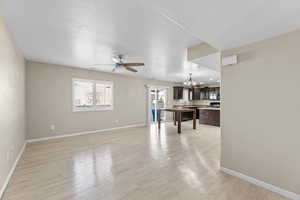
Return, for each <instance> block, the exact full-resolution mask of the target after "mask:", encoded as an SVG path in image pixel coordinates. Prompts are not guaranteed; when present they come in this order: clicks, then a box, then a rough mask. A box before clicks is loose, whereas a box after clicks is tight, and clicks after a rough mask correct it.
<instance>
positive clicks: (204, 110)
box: [174, 105, 220, 126]
mask: <svg viewBox="0 0 300 200" xmlns="http://www.w3.org/2000/svg"><path fill="white" fill-rule="evenodd" d="M174 108H188V109H195V110H196V118H197V119H199V124H206V125H211V126H220V108H219V107H212V106H205V105H174ZM174 120H175V121H177V120H178V119H177V116H176V115H174ZM188 120H192V114H191V113H182V116H181V121H188Z"/></svg>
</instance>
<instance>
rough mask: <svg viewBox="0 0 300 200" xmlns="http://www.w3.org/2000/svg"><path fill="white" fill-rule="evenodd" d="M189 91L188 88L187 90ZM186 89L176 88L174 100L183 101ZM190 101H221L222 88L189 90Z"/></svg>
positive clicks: (195, 88)
mask: <svg viewBox="0 0 300 200" xmlns="http://www.w3.org/2000/svg"><path fill="white" fill-rule="evenodd" d="M186 89H187V88H186ZM183 90H184V87H181V86H175V87H174V93H173V95H174V99H175V100H178V99H183ZM188 99H189V100H190V101H191V100H216V101H218V100H220V87H204V88H200V87H194V88H189V89H188Z"/></svg>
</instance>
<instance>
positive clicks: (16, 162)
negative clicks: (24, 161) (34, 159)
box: [0, 141, 26, 199]
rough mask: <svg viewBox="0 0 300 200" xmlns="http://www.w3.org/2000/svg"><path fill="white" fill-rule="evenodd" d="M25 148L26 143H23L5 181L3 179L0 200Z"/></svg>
mask: <svg viewBox="0 0 300 200" xmlns="http://www.w3.org/2000/svg"><path fill="white" fill-rule="evenodd" d="M25 147H26V141H25V142H24V144H23V146H22V148H21V150H20V152H19V154H18V156H17V158H16V160H15V162H14V164H13V166H12V167H11V169H10V171H9V174H8V176H7V177H6V179H5V181H4V184H3V186H2V188H1V189H0V199H1V198H2V196H3V194H4V191H5V189H6V187H7V185H8V183H9V181H10V179H11V177H12V175H13V173H14V171H15V169H16V166H17V164H18V162H19V160H20V158H21V157H22V154H23V152H24V150H25Z"/></svg>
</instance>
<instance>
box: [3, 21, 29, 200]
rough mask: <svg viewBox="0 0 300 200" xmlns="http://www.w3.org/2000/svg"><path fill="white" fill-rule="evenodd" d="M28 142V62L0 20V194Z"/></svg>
mask: <svg viewBox="0 0 300 200" xmlns="http://www.w3.org/2000/svg"><path fill="white" fill-rule="evenodd" d="M24 140H25V65H24V59H23V57H22V55H21V54H20V53H19V51H18V50H17V49H16V48H15V45H14V43H13V40H12V37H11V35H10V33H9V32H8V30H7V27H6V25H5V22H4V19H3V18H2V17H0V192H1V189H2V188H3V184H4V181H5V179H6V178H7V176H8V174H9V171H10V169H11V168H12V166H13V163H14V161H15V160H16V157H17V155H18V153H19V152H20V150H21V148H22V146H23V144H24ZM0 197H1V194H0Z"/></svg>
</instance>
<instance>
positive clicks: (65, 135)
mask: <svg viewBox="0 0 300 200" xmlns="http://www.w3.org/2000/svg"><path fill="white" fill-rule="evenodd" d="M142 126H146V124H133V125H127V126H119V127H114V128H107V129H100V130H94V131H82V132H78V133H69V134H64V135H57V136H51V137H43V138H36V139H29V140H27V143H32V142H41V141H46V140H52V139H58V138H65V137H72V136H78V135H86V134H93V133H100V132H106V131H113V130H119V129H125V128H134V127H142Z"/></svg>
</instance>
